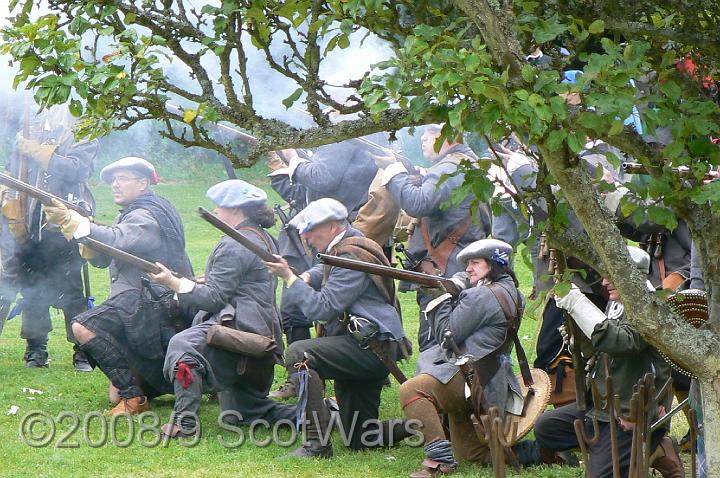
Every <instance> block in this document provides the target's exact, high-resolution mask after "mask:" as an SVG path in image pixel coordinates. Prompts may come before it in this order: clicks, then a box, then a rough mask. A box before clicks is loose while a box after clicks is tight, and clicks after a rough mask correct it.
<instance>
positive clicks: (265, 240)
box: [237, 226, 275, 254]
mask: <svg viewBox="0 0 720 478" xmlns="http://www.w3.org/2000/svg"><path fill="white" fill-rule="evenodd" d="M237 230H238V231H244V232H252V233H254V234H255V235H256V236H257V237H259V238H260V240H261V241H262V242H263V244H265V249H267V251H268V252H269V253H270V254H274V253H275V251H274V248H273V244H272V242H271V241H270V240H269V239H268V237H267V236H268V235H267V234H265V232H264V231H261V230H260V229H258V228H256V227H252V226H243V227H238V228H237Z"/></svg>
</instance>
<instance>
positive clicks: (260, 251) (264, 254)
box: [198, 207, 300, 275]
mask: <svg viewBox="0 0 720 478" xmlns="http://www.w3.org/2000/svg"><path fill="white" fill-rule="evenodd" d="M198 214H200V217H202V218H203V219H204V220H206V221H207V222H209V223H210V224H212V225H213V226H215V227H216V228H218V229H220V230H221V231H222V232H224V233H225V235H227V236H228V237H229V238H230V239H233V240H235V241H237V242H239V243H240V244H242V245H243V246H244V247H245V248H247V249H248V250H249V251H250V252H252V253H253V254H255V255H256V256H258V257H259V258H260V259H262V260H263V261H265V262H277V258H276V257H275V256H274V255H273V254H271V253H270V251H267V250H265V249H264V248H263V247H260V246H258V245H257V244H255V243H254V242H252V241H251V240H250V239H248V238H247V237H245V236H243V235H242V234H241V233H240V231H238V230H237V229H235V228H234V227H232V226H231V225H230V224H228V223H227V222H225V221H223V220H222V219H220V218H219V217H217V216H216V215H215V214H213V213H211V212H210V211H208V210H207V209H205V208H204V207H199V208H198ZM290 270H291V271H292V272H293V274H295V275H299V274H300V272H298V271H297V270H295V268H294V267H292V266H290Z"/></svg>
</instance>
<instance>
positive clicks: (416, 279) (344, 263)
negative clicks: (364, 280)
mask: <svg viewBox="0 0 720 478" xmlns="http://www.w3.org/2000/svg"><path fill="white" fill-rule="evenodd" d="M317 257H318V259H320V261H321V262H322V263H323V264H327V265H329V266H331V267H340V268H342V269H350V270H353V271H360V272H365V273H367V274H373V275H378V276H382V277H390V278H392V279H398V280H404V281H407V282H413V283H415V284H420V285H423V286H425V287H432V288H436V289H443V290H444V291H445V292H447V293H449V294H450V295H452V296H453V297H457V296H458V295H460V291H459V290H458V288H457V285H455V283H454V282H453V281H451V280H450V279H448V278H446V277H440V276H434V275H431V274H423V273H422V272H414V271H406V270H403V269H396V268H394V267H388V266H383V265H380V264H373V263H371V262H364V261H359V260H357V259H347V258H345V257H337V256H331V255H329V254H322V253H320V254H318V255H317Z"/></svg>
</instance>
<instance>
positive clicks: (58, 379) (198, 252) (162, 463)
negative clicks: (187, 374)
mask: <svg viewBox="0 0 720 478" xmlns="http://www.w3.org/2000/svg"><path fill="white" fill-rule="evenodd" d="M252 176H253V177H252V178H249V179H251V180H253V181H254V182H255V183H256V184H259V185H260V186H262V187H264V188H265V189H267V190H268V191H269V195H270V203H271V204H272V203H274V202H279V201H280V200H279V198H278V196H277V195H276V194H275V193H274V192H273V191H271V190H270V189H269V184H268V181H267V180H266V179H265V178H264V177H263V176H261V175H259V174H253V175H252ZM214 182H216V180H214V179H212V180H211V179H202V178H199V179H197V180H195V181H194V182H192V183H175V184H163V185H160V186H158V187H157V191H158V192H159V193H160V194H161V195H163V196H165V197H167V198H168V199H169V200H171V201H172V202H173V203H174V204H175V205H176V206H177V207H178V209H179V210H180V213H181V214H182V216H183V219H184V220H185V227H186V235H187V238H188V247H187V249H188V253H189V255H190V257H191V259H192V262H193V265H194V267H195V270H196V272H200V271H202V270H204V267H205V260H206V258H207V256H208V254H209V253H210V251H211V250H212V248H213V247H214V245H215V244H216V243H217V241H218V238H219V237H220V233H219V232H218V231H217V230H216V229H214V228H213V227H212V226H210V225H208V224H207V223H205V222H204V221H202V220H201V219H200V218H199V217H198V216H197V214H195V210H196V208H197V207H198V206H205V207H210V206H211V204H210V202H209V201H208V200H207V199H206V198H205V191H206V190H207V188H208V187H209V186H210V185H212V184H213V183H214ZM94 190H95V194H96V197H97V199H98V215H97V221H98V222H101V223H105V224H109V223H111V222H113V220H114V218H115V215H116V214H117V208H116V207H115V206H114V204H112V202H111V196H110V194H109V188H107V187H106V186H102V185H98V186H97V187H96V188H95V189H94ZM274 232H277V231H274ZM519 262H520V261H519ZM517 269H518V275H519V279H520V281H521V284H522V289H523V291H524V292H525V293H526V294H527V293H528V292H529V289H530V286H531V284H532V276H531V273H530V271H529V270H528V269H527V267H525V266H524V265H523V264H518V266H517ZM91 277H92V287H93V293H94V295H95V297H96V303H98V304H99V303H101V302H102V301H103V300H104V299H105V297H106V296H107V292H108V285H109V279H108V273H107V271H106V270H99V269H94V268H91ZM401 300H402V306H403V311H404V320H405V324H406V330H407V332H408V334H409V335H410V336H411V339H412V341H413V343H415V342H416V336H417V326H418V313H417V306H416V305H415V301H414V298H413V296H411V295H409V294H402V295H401ZM53 324H54V326H55V330H54V331H53V332H52V334H51V338H50V356H51V358H52V364H51V366H50V367H49V368H48V369H32V370H28V369H25V368H24V363H23V359H22V356H23V350H24V346H25V345H24V342H23V341H22V340H21V339H20V338H19V329H20V321H19V319H15V320H13V321H11V322H9V323H8V324H7V325H6V327H5V331H4V333H3V335H2V337H1V338H0V367H2V370H3V383H2V386H0V463H2V465H1V467H0V476H12V477H24V476H27V477H33V478H39V477H57V476H73V477H91V476H92V477H95V476H116V477H133V478H136V477H158V476H161V477H165V476H167V477H188V476H193V477H223V478H225V477H227V476H253V477H260V476H278V477H281V476H286V477H294V478H299V477H310V476H313V477H315V476H323V477H326V476H327V477H358V476H362V477H365V478H375V477H378V478H379V477H404V476H407V475H408V474H409V473H411V472H413V471H415V470H416V469H418V468H419V464H420V462H421V460H422V458H423V452H422V449H419V448H412V447H409V446H407V445H405V444H403V445H400V446H398V447H395V448H392V449H386V450H372V451H367V452H361V453H352V452H349V451H347V450H346V449H344V447H342V446H341V445H339V444H340V440H339V439H337V438H338V437H337V434H336V440H335V443H336V446H335V453H336V457H335V458H334V459H332V460H330V461H319V460H289V461H281V460H279V458H280V457H281V456H282V455H284V454H285V453H287V451H289V450H291V449H292V448H289V449H287V448H281V447H279V446H275V445H272V446H269V447H266V448H260V447H256V446H252V445H249V444H245V445H243V446H241V447H237V448H225V447H223V446H222V445H221V444H220V442H219V440H218V435H220V436H222V437H223V438H224V439H225V440H226V441H233V440H236V439H237V435H236V434H234V433H231V432H228V431H223V430H221V429H220V428H219V427H218V426H217V417H218V414H219V407H218V405H217V403H216V402H208V401H207V400H206V401H205V402H204V403H203V407H202V411H201V419H202V422H203V437H202V439H201V440H200V442H199V443H198V444H197V445H196V446H193V447H184V446H182V445H181V444H179V443H176V442H171V443H169V444H168V445H167V446H165V447H164V446H158V447H145V446H142V445H141V444H140V442H139V440H138V439H137V438H136V439H135V440H134V442H133V443H132V444H131V445H130V446H129V447H127V448H120V447H118V446H115V445H113V444H111V443H108V444H106V445H105V446H101V447H99V448H92V447H90V446H88V444H87V442H86V440H85V439H84V437H83V426H82V419H83V417H84V416H85V415H86V414H87V413H89V412H93V411H101V412H102V411H106V410H108V409H109V408H111V404H110V402H109V401H108V397H107V389H108V381H107V379H106V378H105V376H104V375H103V374H102V373H101V372H100V371H99V370H96V371H94V372H93V373H89V374H87V373H86V374H80V373H76V372H75V371H74V370H73V368H72V363H71V353H72V350H71V347H70V345H69V344H68V343H67V342H66V341H65V338H64V332H63V331H64V325H63V322H62V318H61V315H60V314H59V313H58V312H57V311H53ZM537 325H538V324H537V322H536V321H534V320H530V319H526V320H524V321H523V324H522V328H521V330H520V337H521V339H522V342H523V344H524V345H525V349H526V351H527V353H528V356H529V358H530V360H531V361H532V359H533V358H534V355H535V352H534V350H535V344H534V337H535V336H536V328H537ZM416 360H417V356H416V355H415V356H414V357H413V359H412V360H411V361H410V362H409V363H405V364H403V365H402V368H403V370H404V372H405V374H406V375H408V376H412V375H413V372H414V367H415V361H416ZM275 370H276V376H275V382H276V385H278V384H280V383H282V382H283V381H284V380H285V371H284V369H282V368H280V367H277V368H276V369H275ZM23 387H28V388H33V389H37V390H41V391H43V394H42V395H30V394H29V393H25V392H23V391H22V389H23ZM12 405H16V406H18V407H20V409H19V411H18V413H17V414H16V415H7V412H8V410H9V409H10V407H11V406H12ZM172 406H173V397H172V396H165V397H161V398H159V399H157V400H154V401H153V404H152V407H153V410H154V411H155V412H157V413H158V414H159V416H160V418H161V419H163V420H167V418H168V417H169V416H170V413H171V411H172ZM32 410H41V411H45V412H47V413H49V414H50V415H51V416H53V417H55V418H57V416H58V414H59V413H61V412H62V411H69V412H73V413H76V414H78V415H79V416H80V427H79V429H78V430H77V431H76V432H75V433H74V434H72V435H71V436H70V437H69V441H71V442H75V443H78V444H79V446H78V447H77V448H58V447H56V444H57V443H58V441H59V437H60V435H62V434H63V433H67V432H70V431H71V425H72V424H71V420H70V419H69V418H66V419H64V421H62V422H60V423H58V426H57V435H56V437H55V439H54V440H53V441H52V442H51V444H50V445H48V446H46V447H42V448H33V447H30V446H28V445H26V444H25V443H23V441H22V440H21V439H20V436H19V426H20V422H21V419H22V417H24V416H25V415H26V414H27V413H28V412H30V411H32ZM381 415H382V418H398V417H401V416H402V410H401V409H400V405H399V402H398V385H397V383H393V385H392V386H391V387H389V388H385V390H384V391H383V397H382V407H381ZM121 425H122V424H121ZM137 425H138V424H137V423H136V427H137ZM90 430H91V432H90V438H92V439H95V440H97V439H98V437H99V436H100V432H99V422H98V420H97V419H94V421H92V422H91V426H90ZM117 430H118V433H117V437H118V439H120V440H122V439H124V438H126V437H127V433H128V430H127V425H125V426H119V427H118V428H117ZM244 433H245V435H246V436H247V435H248V430H247V428H245V429H244ZM135 436H136V437H137V436H138V433H137V431H136V432H135ZM262 436H267V433H266V434H264V435H262ZM281 436H284V437H285V439H287V436H289V434H285V435H281ZM678 436H682V434H679V435H678ZM142 438H143V439H144V440H145V441H146V442H149V441H152V438H153V437H152V435H151V434H145V435H143V437H142ZM581 475H582V472H581V471H580V470H578V469H571V468H561V467H553V468H546V467H538V468H533V469H529V470H527V471H525V472H524V473H523V474H522V475H521V476H526V477H558V476H559V477H574V476H581ZM456 476H458V477H469V476H487V477H489V476H492V470H491V468H489V467H486V468H482V467H478V466H475V465H472V464H467V463H466V464H463V465H462V467H461V472H460V473H458V474H457V475H456Z"/></svg>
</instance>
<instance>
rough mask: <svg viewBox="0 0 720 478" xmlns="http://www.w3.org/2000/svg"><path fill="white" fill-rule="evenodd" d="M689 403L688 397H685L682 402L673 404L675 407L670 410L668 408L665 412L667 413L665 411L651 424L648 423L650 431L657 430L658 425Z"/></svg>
mask: <svg viewBox="0 0 720 478" xmlns="http://www.w3.org/2000/svg"><path fill="white" fill-rule="evenodd" d="M689 403H690V397H686V398H685V400H683V401H682V402H680V403H678V404H677V406H675V408H673V409H672V410H670V411H669V412H667V413H666V414H665V415H663V416H662V417H661V418H658V420H657V421H656V422H655V423H653V424H652V425H650V432H651V433H652V432H654V431H655V430H657V429H658V428H659V427H661V426H662V425H663V424H665V423H666V422H668V421H669V420H670V419H671V418H672V417H673V416H675V415H676V414H677V412H679V411H680V410H682V409H684V408H685V407H687V406H688V404H689Z"/></svg>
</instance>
